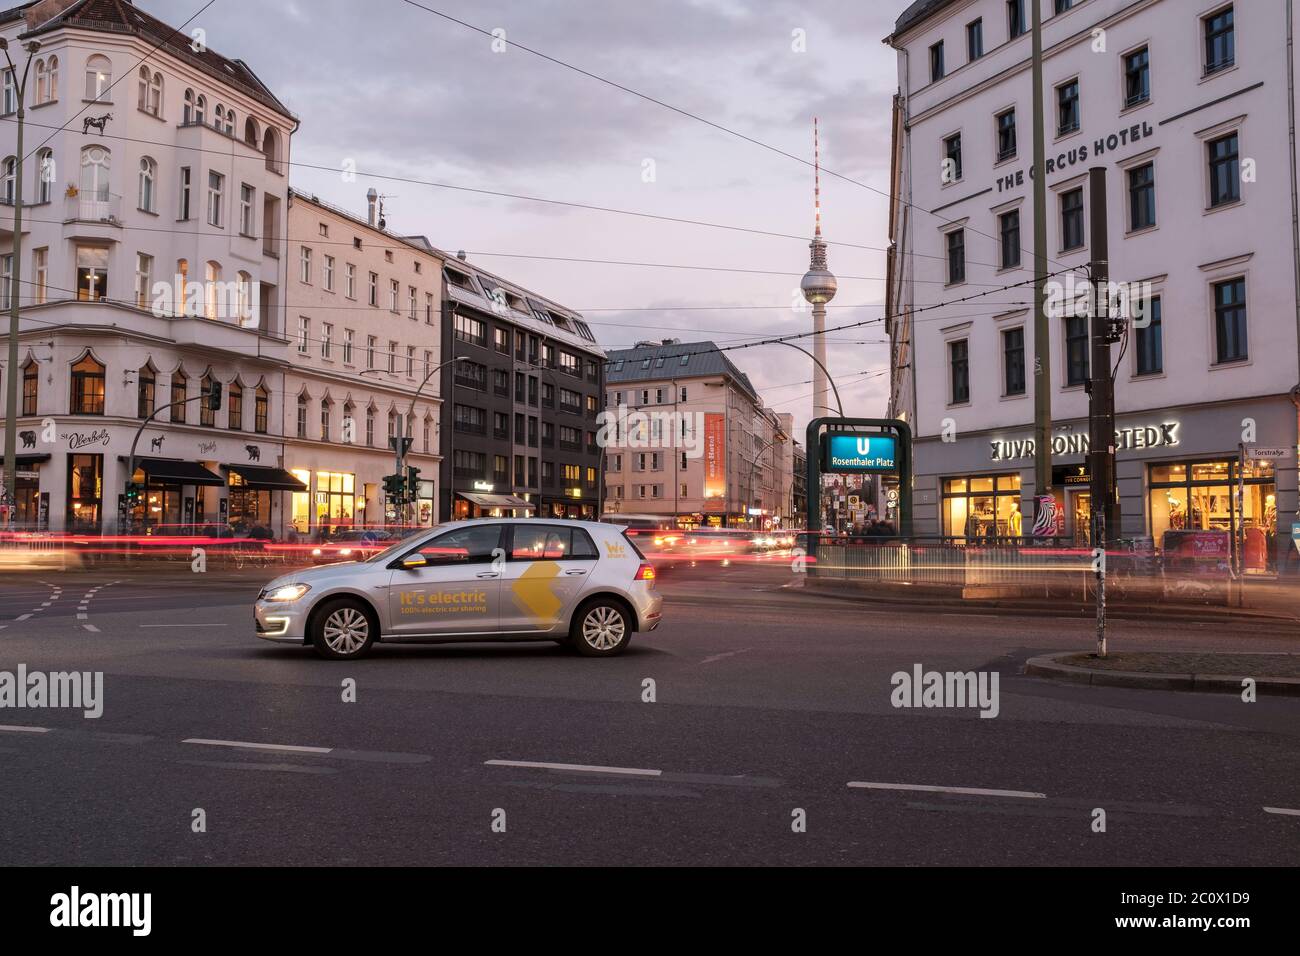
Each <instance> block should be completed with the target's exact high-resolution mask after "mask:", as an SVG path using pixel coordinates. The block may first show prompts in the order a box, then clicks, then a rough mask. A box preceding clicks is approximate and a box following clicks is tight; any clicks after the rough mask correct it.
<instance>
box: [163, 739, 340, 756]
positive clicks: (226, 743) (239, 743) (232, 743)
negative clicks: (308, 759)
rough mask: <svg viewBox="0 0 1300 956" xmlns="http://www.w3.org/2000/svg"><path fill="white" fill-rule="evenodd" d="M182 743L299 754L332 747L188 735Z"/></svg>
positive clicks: (324, 750)
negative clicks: (262, 742) (263, 742)
mask: <svg viewBox="0 0 1300 956" xmlns="http://www.w3.org/2000/svg"><path fill="white" fill-rule="evenodd" d="M181 743H183V744H203V745H205V746H208V747H243V748H245V749H247V750H286V751H289V752H292V753H300V754H327V753H329V752H330V751H332V750H333V749H334V748H333V747H300V746H298V745H296V744H254V743H249V742H248V741H246V740H208V739H207V738H205V737H189V738H187V739H185V740H182V741H181Z"/></svg>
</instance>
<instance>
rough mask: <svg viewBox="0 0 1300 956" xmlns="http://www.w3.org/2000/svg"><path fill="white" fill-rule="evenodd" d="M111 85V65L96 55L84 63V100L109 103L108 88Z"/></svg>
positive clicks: (103, 57) (104, 57)
mask: <svg viewBox="0 0 1300 956" xmlns="http://www.w3.org/2000/svg"><path fill="white" fill-rule="evenodd" d="M112 85H113V64H112V63H110V62H109V60H108V57H106V56H101V55H99V54H98V53H96V54H95V55H94V56H92V57H91V58H90V59H88V60H87V61H86V99H88V100H95V101H98V102H100V103H111V102H112V100H110V99H109V98H108V88H109V87H110V86H112Z"/></svg>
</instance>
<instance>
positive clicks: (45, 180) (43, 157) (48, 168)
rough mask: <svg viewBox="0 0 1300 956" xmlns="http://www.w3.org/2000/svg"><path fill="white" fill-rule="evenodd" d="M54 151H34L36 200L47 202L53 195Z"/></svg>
mask: <svg viewBox="0 0 1300 956" xmlns="http://www.w3.org/2000/svg"><path fill="white" fill-rule="evenodd" d="M55 178H56V177H55V174H54V151H53V150H51V149H48V148H47V149H40V150H37V152H36V201H37V202H38V203H43V202H49V201H50V200H51V199H53V197H54V180H55Z"/></svg>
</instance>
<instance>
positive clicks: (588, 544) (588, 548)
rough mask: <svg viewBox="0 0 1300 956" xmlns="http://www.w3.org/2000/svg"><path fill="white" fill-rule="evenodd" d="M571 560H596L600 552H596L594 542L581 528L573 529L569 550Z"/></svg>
mask: <svg viewBox="0 0 1300 956" xmlns="http://www.w3.org/2000/svg"><path fill="white" fill-rule="evenodd" d="M569 557H571V558H598V557H600V552H599V551H597V550H596V542H594V541H592V540H591V535H589V534H587V532H585V531H583V530H582V529H581V528H574V529H573V546H572V547H571V548H570V549H569Z"/></svg>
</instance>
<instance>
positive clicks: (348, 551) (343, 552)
mask: <svg viewBox="0 0 1300 956" xmlns="http://www.w3.org/2000/svg"><path fill="white" fill-rule="evenodd" d="M351 553H352V549H351V548H342V549H340V550H339V554H341V555H344V556H345V557H346V556H347V555H349V554H351Z"/></svg>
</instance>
